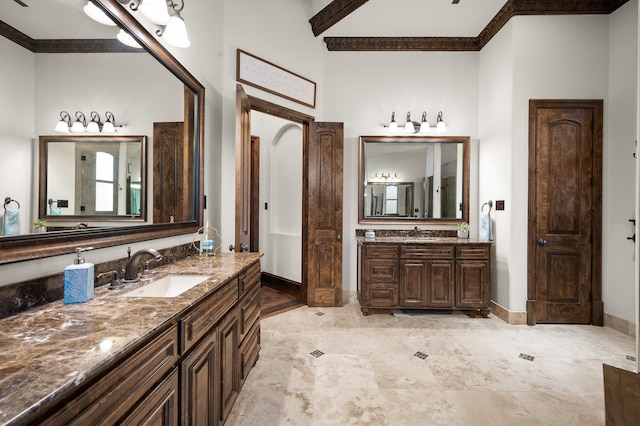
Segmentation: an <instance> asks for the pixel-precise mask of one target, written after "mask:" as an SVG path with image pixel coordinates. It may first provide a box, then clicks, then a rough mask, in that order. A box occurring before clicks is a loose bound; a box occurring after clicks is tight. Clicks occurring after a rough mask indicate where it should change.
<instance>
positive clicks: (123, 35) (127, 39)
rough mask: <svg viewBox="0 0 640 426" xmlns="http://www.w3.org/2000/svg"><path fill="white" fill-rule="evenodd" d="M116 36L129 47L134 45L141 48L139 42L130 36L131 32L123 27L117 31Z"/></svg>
mask: <svg viewBox="0 0 640 426" xmlns="http://www.w3.org/2000/svg"><path fill="white" fill-rule="evenodd" d="M116 38H117V39H118V41H119V42H120V43H122V44H125V45H127V46H129V47H134V48H136V49H141V48H142V46H140V44H139V43H138V42H137V41H136V40H135V39H134V38H133V37H131V34H129V33H128V32H126V31H125V30H123V29H120V31H118V34H117V35H116Z"/></svg>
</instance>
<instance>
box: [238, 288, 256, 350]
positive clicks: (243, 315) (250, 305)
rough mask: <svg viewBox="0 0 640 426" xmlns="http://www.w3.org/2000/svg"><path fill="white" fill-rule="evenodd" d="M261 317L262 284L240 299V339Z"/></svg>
mask: <svg viewBox="0 0 640 426" xmlns="http://www.w3.org/2000/svg"><path fill="white" fill-rule="evenodd" d="M258 318H260V286H255V287H254V288H253V290H251V292H250V293H249V294H248V295H247V296H246V297H245V298H244V299H243V300H241V301H240V341H242V339H244V337H245V335H246V334H247V333H248V332H249V330H250V329H251V327H253V325H254V324H255V323H256V322H258Z"/></svg>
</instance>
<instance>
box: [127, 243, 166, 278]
mask: <svg viewBox="0 0 640 426" xmlns="http://www.w3.org/2000/svg"><path fill="white" fill-rule="evenodd" d="M144 255H148V256H153V257H154V259H153V260H155V261H156V262H157V261H159V260H162V255H161V254H160V253H158V251H157V250H154V249H152V248H147V249H141V250H138V251H137V252H135V253H134V254H133V255H132V256H130V257H129V261H128V262H127V266H126V267H125V270H124V281H129V282H131V281H138V273H139V272H140V265H139V263H140V262H139V260H140V258H141V257H142V256H144Z"/></svg>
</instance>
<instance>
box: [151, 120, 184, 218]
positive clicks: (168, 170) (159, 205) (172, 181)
mask: <svg viewBox="0 0 640 426" xmlns="http://www.w3.org/2000/svg"><path fill="white" fill-rule="evenodd" d="M184 140H185V138H184V123H182V122H175V123H154V124H153V223H171V222H184V221H187V220H192V219H193V217H192V216H193V215H192V214H191V213H189V205H190V200H189V199H188V198H187V197H188V194H189V193H191V192H193V191H190V190H189V189H188V188H189V184H188V182H190V181H189V176H190V173H191V172H189V171H188V169H189V168H190V163H189V162H188V161H185V159H188V158H189V148H188V147H185V144H184ZM185 182H186V186H185Z"/></svg>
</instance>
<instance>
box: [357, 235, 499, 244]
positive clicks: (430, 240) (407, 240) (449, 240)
mask: <svg viewBox="0 0 640 426" xmlns="http://www.w3.org/2000/svg"><path fill="white" fill-rule="evenodd" d="M356 241H357V242H358V244H362V243H367V244H371V243H373V244H375V243H379V244H393V243H395V244H457V245H460V244H491V243H492V242H493V241H480V240H477V239H474V238H457V237H407V236H397V237H375V238H365V237H359V236H358V237H356Z"/></svg>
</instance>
